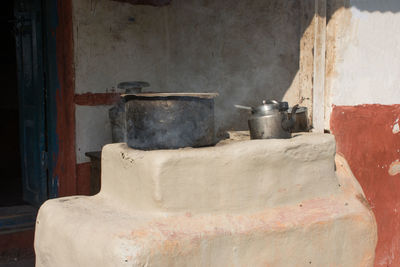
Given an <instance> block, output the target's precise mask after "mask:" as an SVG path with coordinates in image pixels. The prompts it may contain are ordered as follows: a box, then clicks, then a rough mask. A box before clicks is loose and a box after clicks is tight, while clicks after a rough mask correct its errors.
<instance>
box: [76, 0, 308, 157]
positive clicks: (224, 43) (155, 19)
mask: <svg viewBox="0 0 400 267" xmlns="http://www.w3.org/2000/svg"><path fill="white" fill-rule="evenodd" d="M73 13H74V14H73V19H74V22H73V24H74V43H75V73H76V80H75V88H76V89H75V90H76V93H77V94H82V93H86V92H92V93H104V92H109V91H112V90H114V89H115V86H116V85H117V83H118V82H121V81H127V80H144V81H147V82H149V83H150V84H151V88H150V89H149V90H153V91H170V92H173V91H178V92H184V91H187V92H218V93H220V96H219V97H218V98H217V99H216V125H217V128H220V127H222V128H230V129H247V116H248V114H246V113H243V112H239V111H237V110H236V109H235V108H234V107H233V104H237V103H239V104H247V105H257V104H259V103H261V101H262V100H263V99H268V98H273V99H278V100H281V99H283V98H284V99H285V100H288V101H289V102H290V104H295V103H297V102H298V100H299V99H300V98H301V95H300V93H299V90H298V83H297V79H298V78H297V76H298V75H297V73H298V69H299V54H300V51H299V50H300V48H299V46H300V38H301V30H300V17H299V16H300V6H299V2H298V1H281V0H269V1H264V0H246V1H239V0H231V1H229V2H228V1H224V0H216V1H198V0H174V1H172V4H171V5H169V6H166V7H150V6H138V5H130V4H126V3H119V2H115V1H111V0H73ZM310 90H311V88H310ZM99 109H101V110H102V112H96V108H95V107H85V108H83V107H78V108H77V111H76V116H77V119H76V120H77V124H79V123H80V122H83V121H85V120H88V119H90V118H92V119H93V120H94V121H95V122H96V123H97V124H96V125H98V126H100V124H106V123H108V116H107V112H105V108H99ZM81 116H82V117H83V118H80V117H81ZM91 116H93V117H91ZM100 122H101V123H100ZM90 125H91V124H87V125H85V124H82V123H81V124H80V125H79V127H80V129H77V134H76V143H77V146H78V147H77V158H78V162H82V161H85V160H87V159H86V157H85V156H84V153H85V152H87V150H86V149H89V148H90V149H91V150H99V149H101V147H102V146H103V145H104V144H106V141H107V142H108V141H109V140H111V136H106V134H109V131H107V132H103V133H101V134H100V135H98V133H99V131H100V130H103V128H104V126H101V127H102V128H89V127H90ZM77 128H78V126H77ZM84 135H88V136H94V135H96V136H97V137H95V138H90V137H88V136H84Z"/></svg>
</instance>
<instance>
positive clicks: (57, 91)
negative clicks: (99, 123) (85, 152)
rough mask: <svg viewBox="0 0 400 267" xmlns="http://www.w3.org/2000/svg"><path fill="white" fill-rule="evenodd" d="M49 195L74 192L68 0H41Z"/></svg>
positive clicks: (73, 136) (73, 116)
mask: <svg viewBox="0 0 400 267" xmlns="http://www.w3.org/2000/svg"><path fill="white" fill-rule="evenodd" d="M44 9H45V12H44V13H45V14H46V15H45V21H46V36H45V39H46V45H47V48H46V49H47V55H48V57H47V59H46V65H47V77H46V79H47V94H48V95H47V106H48V110H47V128H48V133H47V136H48V150H49V151H48V159H49V165H48V166H49V184H48V188H49V198H54V197H61V196H68V195H74V194H76V193H77V182H76V181H77V179H76V153H75V103H74V94H75V72H74V43H73V25H72V0H44Z"/></svg>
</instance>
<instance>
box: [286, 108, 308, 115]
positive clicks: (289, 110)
mask: <svg viewBox="0 0 400 267" xmlns="http://www.w3.org/2000/svg"><path fill="white" fill-rule="evenodd" d="M288 112H289V113H291V112H292V108H289V109H288ZM303 112H307V107H298V108H297V110H296V114H297V113H303Z"/></svg>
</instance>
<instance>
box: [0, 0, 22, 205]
mask: <svg viewBox="0 0 400 267" xmlns="http://www.w3.org/2000/svg"><path fill="white" fill-rule="evenodd" d="M13 2H14V1H5V2H4V3H3V7H2V8H1V9H0V17H1V18H2V23H1V24H0V34H1V36H2V42H1V43H0V48H1V50H0V55H1V57H0V58H1V59H0V85H1V87H2V97H1V98H0V116H1V122H2V123H1V126H0V147H1V148H2V149H1V150H2V152H1V153H0V173H1V176H0V207H7V206H15V205H22V204H24V201H23V198H22V172H21V155H20V139H19V136H20V134H19V105H18V83H17V59H16V46H15V36H14V31H15V30H14V24H13V21H14V3H13Z"/></svg>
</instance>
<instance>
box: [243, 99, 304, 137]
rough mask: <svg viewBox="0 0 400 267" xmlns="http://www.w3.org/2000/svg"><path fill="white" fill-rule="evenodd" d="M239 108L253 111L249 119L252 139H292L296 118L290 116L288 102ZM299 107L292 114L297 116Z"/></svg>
mask: <svg viewBox="0 0 400 267" xmlns="http://www.w3.org/2000/svg"><path fill="white" fill-rule="evenodd" d="M236 107H237V108H242V109H248V110H251V116H250V118H249V121H248V123H249V129H250V137H251V139H271V138H290V137H291V134H290V133H291V130H292V128H293V127H294V125H295V122H296V116H294V115H292V116H291V118H289V116H288V112H287V110H288V108H289V105H288V103H287V102H278V101H276V100H264V101H263V103H262V105H260V106H257V107H252V108H250V107H244V106H239V105H236ZM297 108H298V105H295V106H294V107H292V113H291V114H296V111H297Z"/></svg>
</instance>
